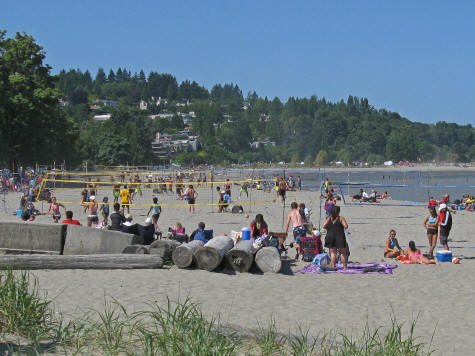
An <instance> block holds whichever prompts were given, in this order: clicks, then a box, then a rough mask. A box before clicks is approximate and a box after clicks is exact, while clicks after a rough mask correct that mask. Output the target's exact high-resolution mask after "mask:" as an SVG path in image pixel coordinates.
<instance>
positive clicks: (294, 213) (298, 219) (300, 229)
mask: <svg viewBox="0 0 475 356" xmlns="http://www.w3.org/2000/svg"><path fill="white" fill-rule="evenodd" d="M290 208H291V210H290V213H289V215H288V216H287V224H286V225H285V232H286V233H287V232H288V231H289V225H290V222H292V228H293V233H294V240H295V250H296V251H297V254H296V255H295V261H298V260H299V255H300V238H302V237H305V226H304V225H303V221H302V215H300V213H299V209H298V208H299V206H298V204H297V203H296V202H292V204H290Z"/></svg>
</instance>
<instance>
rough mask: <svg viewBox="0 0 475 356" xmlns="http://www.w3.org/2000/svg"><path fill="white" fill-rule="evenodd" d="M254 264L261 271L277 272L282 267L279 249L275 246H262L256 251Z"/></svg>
mask: <svg viewBox="0 0 475 356" xmlns="http://www.w3.org/2000/svg"><path fill="white" fill-rule="evenodd" d="M256 265H257V267H258V268H259V269H260V270H261V271H262V272H263V273H268V272H272V273H278V272H280V270H281V268H282V260H281V259H280V254H279V250H278V249H277V248H275V247H270V246H269V247H263V248H261V249H260V250H259V251H257V253H256Z"/></svg>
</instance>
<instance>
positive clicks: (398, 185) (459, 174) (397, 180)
mask: <svg viewBox="0 0 475 356" xmlns="http://www.w3.org/2000/svg"><path fill="white" fill-rule="evenodd" d="M250 172H252V174H253V175H254V176H262V177H275V176H276V175H280V176H283V175H284V170H283V169H260V170H257V169H256V170H239V169H235V170H232V171H231V172H229V173H232V174H233V176H236V175H238V176H239V177H242V178H245V177H247V176H248V174H249V173H250ZM290 175H292V176H293V177H294V179H295V180H296V179H297V176H299V175H300V177H301V179H302V189H308V190H311V191H318V190H319V189H320V184H321V182H323V180H324V179H325V177H328V179H329V181H330V182H332V183H335V185H334V186H338V184H339V187H341V189H342V190H343V192H344V194H345V196H348V195H353V194H356V193H358V192H359V190H360V188H364V189H365V190H366V191H368V192H370V191H371V190H372V189H374V190H376V191H377V192H380V193H383V192H385V191H386V192H388V193H389V194H390V195H391V197H392V198H393V199H395V200H402V201H407V202H418V203H425V202H427V201H428V199H429V197H431V196H433V197H434V198H435V199H436V200H441V199H442V196H443V195H445V194H449V195H450V199H451V201H453V200H455V199H460V198H461V196H462V195H463V194H467V193H468V194H471V195H475V171H461V170H454V171H447V170H444V171H429V172H423V171H420V170H417V169H415V168H408V169H407V170H406V171H399V170H397V171H396V170H394V171H389V170H388V171H379V170H371V169H362V170H354V169H352V170H349V171H338V172H327V171H325V170H323V169H318V168H316V169H315V168H297V169H286V170H285V177H286V178H288V177H289V176H290ZM348 183H350V185H348ZM355 184H364V185H355Z"/></svg>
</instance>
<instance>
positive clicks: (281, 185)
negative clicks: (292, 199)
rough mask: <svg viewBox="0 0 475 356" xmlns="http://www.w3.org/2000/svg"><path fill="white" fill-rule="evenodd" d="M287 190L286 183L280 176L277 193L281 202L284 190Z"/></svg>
mask: <svg viewBox="0 0 475 356" xmlns="http://www.w3.org/2000/svg"><path fill="white" fill-rule="evenodd" d="M286 190H287V183H286V182H285V180H283V179H282V178H281V179H280V180H279V190H278V192H279V195H280V199H281V201H282V203H285V192H286Z"/></svg>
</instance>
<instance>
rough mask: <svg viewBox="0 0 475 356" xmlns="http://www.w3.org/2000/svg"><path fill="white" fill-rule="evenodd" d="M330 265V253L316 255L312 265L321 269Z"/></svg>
mask: <svg viewBox="0 0 475 356" xmlns="http://www.w3.org/2000/svg"><path fill="white" fill-rule="evenodd" d="M329 263H330V257H329V256H328V253H320V254H318V255H316V256H315V258H314V259H313V261H312V264H314V265H315V266H319V267H324V266H326V265H327V264H329Z"/></svg>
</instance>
